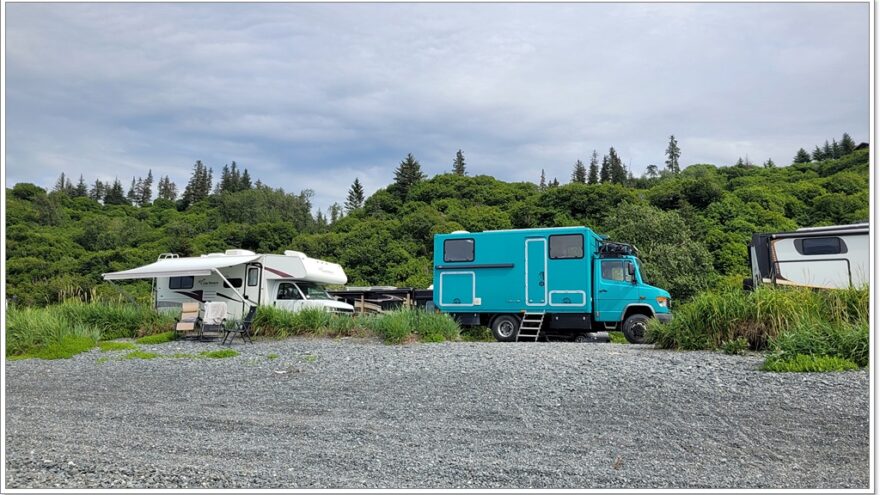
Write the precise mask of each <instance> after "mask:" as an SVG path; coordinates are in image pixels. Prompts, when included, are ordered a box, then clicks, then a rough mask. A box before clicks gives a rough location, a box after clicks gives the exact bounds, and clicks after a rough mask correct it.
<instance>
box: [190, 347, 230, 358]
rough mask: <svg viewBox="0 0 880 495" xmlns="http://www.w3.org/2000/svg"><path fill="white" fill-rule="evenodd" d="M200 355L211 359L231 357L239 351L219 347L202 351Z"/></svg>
mask: <svg viewBox="0 0 880 495" xmlns="http://www.w3.org/2000/svg"><path fill="white" fill-rule="evenodd" d="M199 356H202V357H206V358H210V359H223V358H231V357H235V356H238V351H234V350H232V349H217V350H216V351H204V352H200V353H199Z"/></svg>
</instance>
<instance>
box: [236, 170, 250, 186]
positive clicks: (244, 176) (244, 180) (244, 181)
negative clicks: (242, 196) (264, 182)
mask: <svg viewBox="0 0 880 495" xmlns="http://www.w3.org/2000/svg"><path fill="white" fill-rule="evenodd" d="M252 187H253V184H251V175H250V174H249V173H248V171H247V169H244V172H242V173H241V181H240V182H239V185H238V190H239V191H247V190H248V189H250V188H252Z"/></svg>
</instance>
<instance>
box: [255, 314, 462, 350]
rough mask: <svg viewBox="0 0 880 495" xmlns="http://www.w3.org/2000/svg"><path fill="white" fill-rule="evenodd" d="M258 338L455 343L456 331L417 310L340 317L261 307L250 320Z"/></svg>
mask: <svg viewBox="0 0 880 495" xmlns="http://www.w3.org/2000/svg"><path fill="white" fill-rule="evenodd" d="M254 329H255V331H256V333H257V334H258V335H264V336H268V337H276V338H284V337H287V336H290V335H313V336H322V337H345V336H358V337H365V336H378V337H381V338H382V340H384V341H385V342H386V343H389V344H396V343H400V342H405V341H410V340H418V341H422V342H442V341H444V340H458V339H459V336H460V329H459V327H458V324H457V323H456V322H455V321H454V320H453V319H452V318H451V317H449V315H445V314H437V313H429V312H427V311H422V310H418V309H402V310H398V311H392V312H388V313H384V314H380V315H355V316H349V315H343V314H335V313H328V312H326V311H323V310H320V309H305V310H302V311H298V312H296V313H293V312H290V311H285V310H281V309H277V308H272V307H261V308H260V309H259V310H257V315H256V317H255V318H254Z"/></svg>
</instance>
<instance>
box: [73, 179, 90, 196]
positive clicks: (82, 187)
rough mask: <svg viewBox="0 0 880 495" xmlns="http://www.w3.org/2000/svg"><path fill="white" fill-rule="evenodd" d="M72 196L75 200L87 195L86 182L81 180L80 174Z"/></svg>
mask: <svg viewBox="0 0 880 495" xmlns="http://www.w3.org/2000/svg"><path fill="white" fill-rule="evenodd" d="M73 195H74V196H75V197H77V198H85V197H86V196H88V195H89V188H88V186H86V181H85V180H84V179H83V176H82V174H79V182H78V183H77V184H76V188H75V189H74V190H73Z"/></svg>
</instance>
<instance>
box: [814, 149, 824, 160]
mask: <svg viewBox="0 0 880 495" xmlns="http://www.w3.org/2000/svg"><path fill="white" fill-rule="evenodd" d="M812 158H813V161H814V162H821V161H822V160H824V159H825V152H824V151H822V148H820V147H818V146H816V149H814V150H813V157H812Z"/></svg>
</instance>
